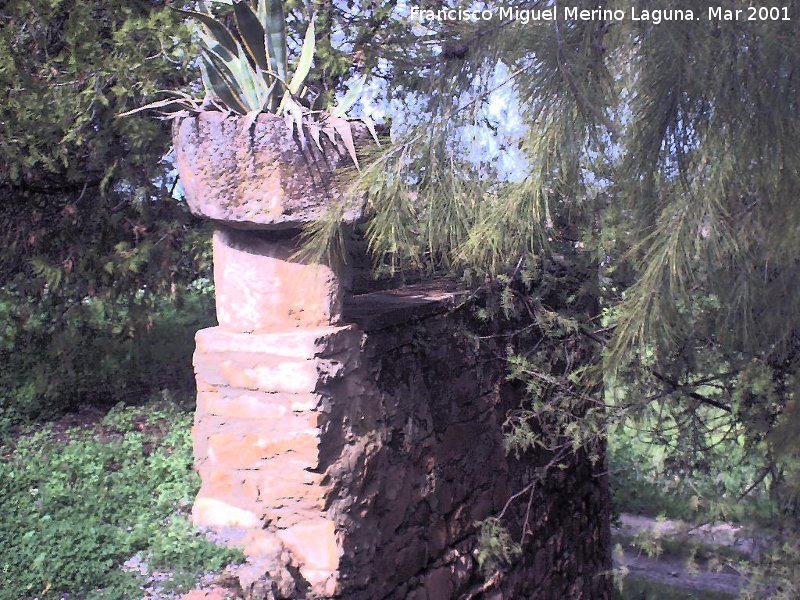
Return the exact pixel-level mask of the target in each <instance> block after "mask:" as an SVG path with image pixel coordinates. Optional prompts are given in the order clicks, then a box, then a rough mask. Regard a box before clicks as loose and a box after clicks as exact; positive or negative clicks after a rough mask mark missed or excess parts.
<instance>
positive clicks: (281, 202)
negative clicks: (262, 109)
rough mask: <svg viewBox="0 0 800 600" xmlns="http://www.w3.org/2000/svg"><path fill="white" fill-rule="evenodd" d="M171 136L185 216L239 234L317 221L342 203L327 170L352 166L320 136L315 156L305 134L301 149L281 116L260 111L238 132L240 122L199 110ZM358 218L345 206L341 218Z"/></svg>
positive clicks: (357, 129)
mask: <svg viewBox="0 0 800 600" xmlns="http://www.w3.org/2000/svg"><path fill="white" fill-rule="evenodd" d="M368 135H369V134H368V132H367V130H366V127H364V126H359V125H355V126H354V127H353V136H354V138H355V139H356V143H357V144H358V143H359V141H363V140H365V139H366V138H367V137H368ZM172 137H173V142H174V144H175V154H176V159H177V166H178V173H179V174H180V178H181V183H182V185H183V188H184V190H185V192H186V199H187V201H188V203H189V207H190V209H191V211H192V212H193V213H194V214H196V215H198V216H201V217H206V218H208V219H213V220H214V221H218V222H223V223H225V224H227V225H229V226H232V227H236V228H240V229H289V228H296V227H300V226H302V225H304V224H306V223H308V222H310V221H314V220H317V219H319V218H320V217H322V216H323V215H324V214H325V212H326V210H328V208H329V207H331V206H335V205H337V204H338V203H341V202H343V201H344V200H343V196H344V195H343V193H342V189H341V186H339V185H337V181H336V175H335V173H334V171H336V169H340V173H341V171H342V169H341V168H342V167H349V168H355V167H354V165H353V162H352V160H351V159H350V157H349V156H348V155H347V152H346V150H344V149H343V148H340V147H337V145H336V144H334V143H333V142H331V140H330V139H328V137H327V136H326V135H325V134H324V133H323V134H321V135H320V136H319V137H320V144H321V145H322V148H323V150H324V152H320V151H319V148H317V146H316V144H315V143H314V141H313V140H312V138H311V136H310V135H309V134H306V142H305V144H301V142H300V140H299V138H298V137H297V133H296V131H295V132H294V133H292V132H291V131H290V130H289V128H288V127H287V125H286V123H285V121H284V120H283V119H282V118H280V117H278V116H275V115H271V114H266V113H265V114H261V115H259V116H258V119H257V120H256V122H255V123H254V124H253V126H252V127H251V128H249V129H248V130H246V125H245V122H244V117H236V116H226V115H225V114H224V113H222V112H217V111H214V112H212V111H208V112H202V113H200V114H198V115H194V116H190V117H184V118H181V119H178V120H176V121H175V123H174V125H173V136H172ZM361 216H362V213H361V203H360V202H358V201H356V202H352V201H351V202H349V203H348V205H347V206H346V208H345V211H344V214H343V216H342V219H341V220H342V221H344V222H347V223H352V222H355V221H358V220H359V219H360V218H361Z"/></svg>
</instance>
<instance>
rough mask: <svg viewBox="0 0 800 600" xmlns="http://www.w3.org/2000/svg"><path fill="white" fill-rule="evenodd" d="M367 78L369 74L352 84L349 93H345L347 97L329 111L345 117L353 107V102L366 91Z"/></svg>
mask: <svg viewBox="0 0 800 600" xmlns="http://www.w3.org/2000/svg"><path fill="white" fill-rule="evenodd" d="M366 80H367V76H366V75H363V76H361V77H359V78H358V81H356V82H355V83H354V84H353V85H352V86H350V89H349V90H348V91H347V94H345V97H344V98H342V101H341V102H340V103H339V105H338V106H336V107H334V108H332V109H331V110H330V111H328V112H330V114H331V116H333V117H338V118H344V117H345V116H346V115H347V111H348V110H350V109H351V108H352V107H353V104H355V103H356V100H358V99H359V98H360V97H361V94H362V92H363V91H364V82H366Z"/></svg>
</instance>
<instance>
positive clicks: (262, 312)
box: [213, 230, 342, 332]
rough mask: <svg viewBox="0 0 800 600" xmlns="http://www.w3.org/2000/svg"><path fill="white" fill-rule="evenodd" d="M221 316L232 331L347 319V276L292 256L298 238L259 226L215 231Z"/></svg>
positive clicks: (280, 327)
mask: <svg viewBox="0 0 800 600" xmlns="http://www.w3.org/2000/svg"><path fill="white" fill-rule="evenodd" d="M213 247H214V286H215V290H216V291H215V293H216V306H217V320H218V321H219V324H220V326H221V327H224V328H225V329H229V330H232V331H240V332H260V331H282V330H286V329H291V328H294V327H317V326H321V325H329V324H332V323H336V322H338V321H339V320H340V319H341V312H342V289H341V282H340V281H339V278H338V277H337V275H336V274H335V273H334V272H333V270H332V269H331V268H330V267H328V266H325V265H321V264H303V263H301V262H298V261H297V260H294V259H291V256H292V254H294V253H295V251H296V250H297V246H296V242H295V241H293V240H292V239H279V240H270V239H267V238H264V237H263V236H262V235H260V234H259V233H256V232H247V231H236V230H217V231H216V232H215V233H214V242H213Z"/></svg>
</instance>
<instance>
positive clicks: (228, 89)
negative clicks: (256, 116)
mask: <svg viewBox="0 0 800 600" xmlns="http://www.w3.org/2000/svg"><path fill="white" fill-rule="evenodd" d="M201 60H203V62H204V63H205V68H206V74H207V75H208V81H209V83H210V84H211V90H212V91H213V92H214V93H215V94H216V95H217V97H218V98H219V99H220V100H222V101H223V102H224V103H225V104H226V105H227V106H228V108H230V109H231V110H234V111H236V112H239V113H241V114H246V113H247V106H246V105H245V102H244V101H243V100H242V99H241V98H240V96H239V93H238V91H237V89H236V87H235V86H236V84H235V81H236V78H235V77H234V76H233V73H231V72H230V69H229V68H228V66H227V65H226V64H225V62H224V61H223V60H222V59H221V58H219V56H216V55H214V54H213V53H203V55H202V56H201ZM226 71H227V73H226Z"/></svg>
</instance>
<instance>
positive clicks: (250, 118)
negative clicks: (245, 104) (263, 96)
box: [244, 109, 261, 131]
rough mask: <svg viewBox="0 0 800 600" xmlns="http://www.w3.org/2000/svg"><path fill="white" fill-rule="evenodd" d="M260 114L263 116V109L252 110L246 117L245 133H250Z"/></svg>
mask: <svg viewBox="0 0 800 600" xmlns="http://www.w3.org/2000/svg"><path fill="white" fill-rule="evenodd" d="M259 114H261V109H256V110H251V111H250V112H249V113H247V114H246V115H245V116H244V131H250V128H251V127H252V126H253V125H254V124H255V122H256V119H257V118H258V115H259Z"/></svg>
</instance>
